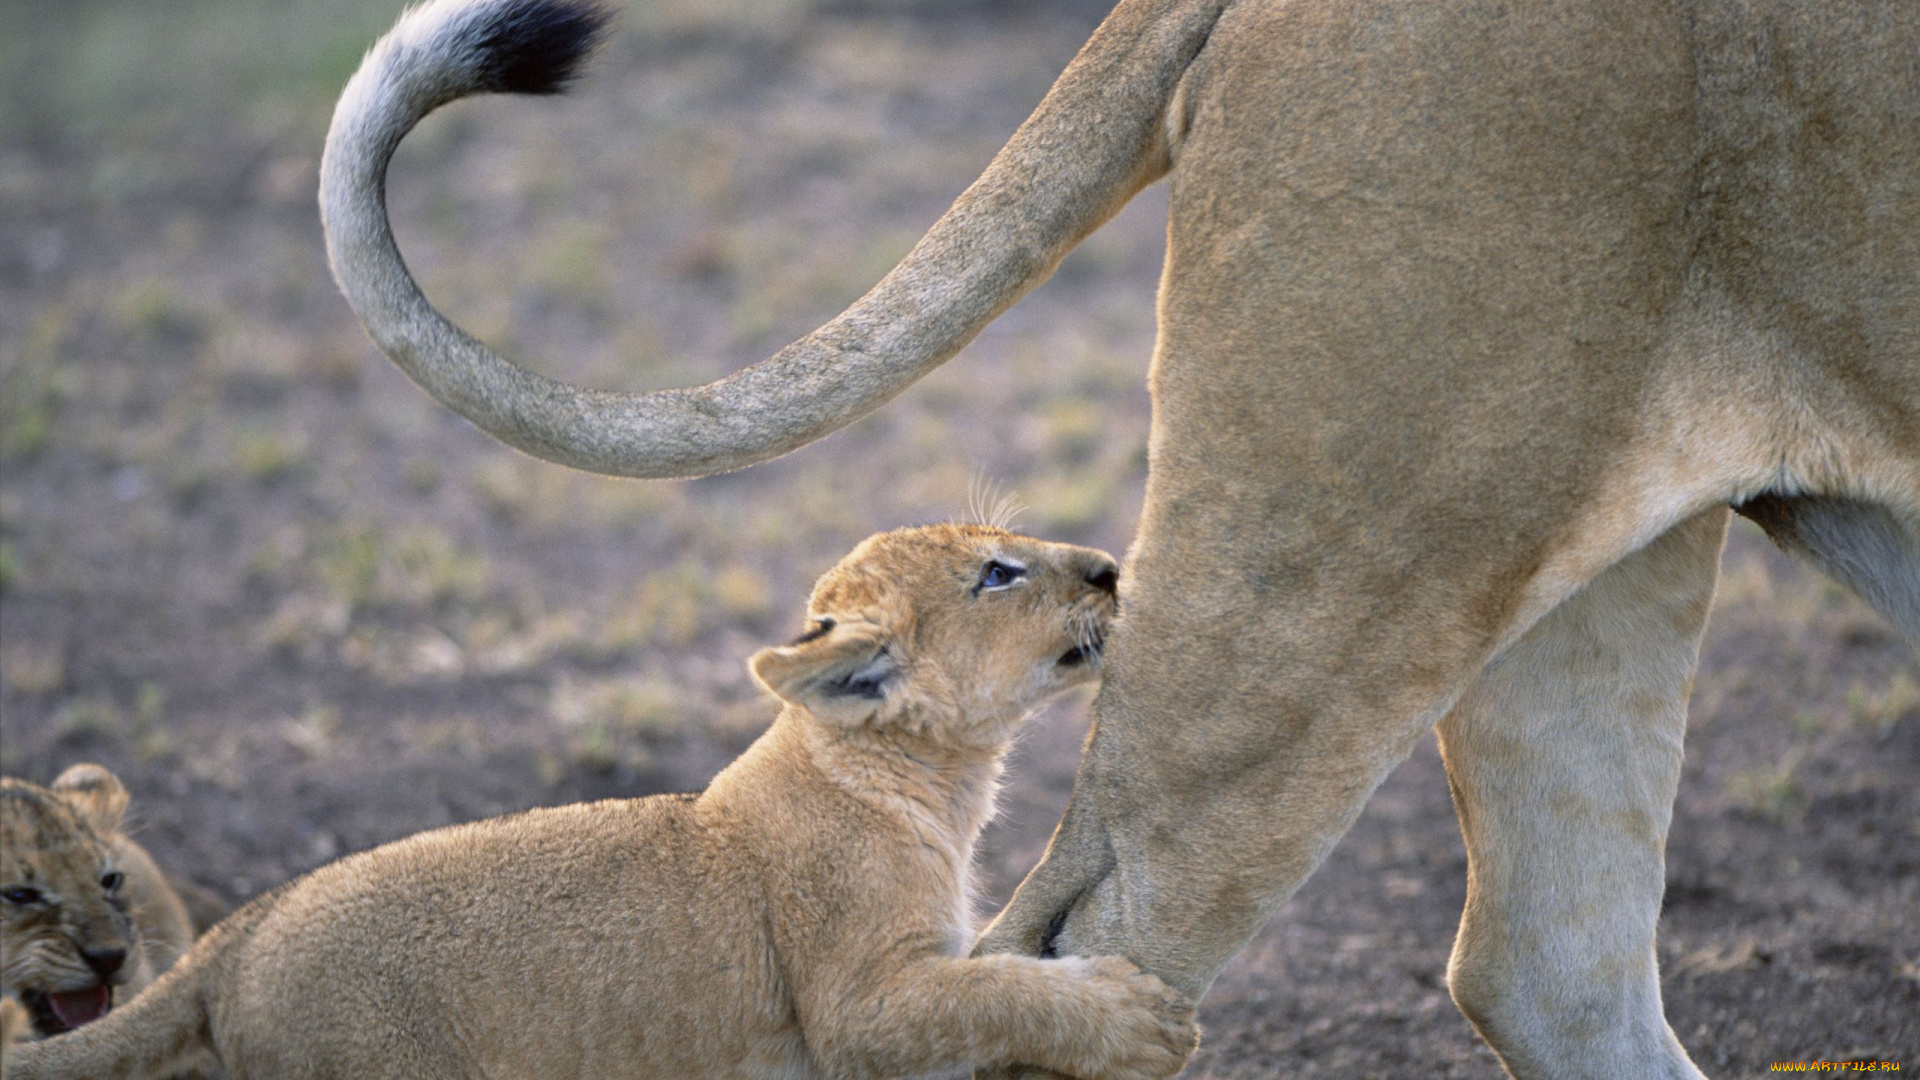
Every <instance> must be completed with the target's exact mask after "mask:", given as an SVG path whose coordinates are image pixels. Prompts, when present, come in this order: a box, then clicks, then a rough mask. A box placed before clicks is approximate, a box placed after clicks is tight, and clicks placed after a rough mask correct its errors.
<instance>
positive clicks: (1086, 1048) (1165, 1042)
mask: <svg viewBox="0 0 1920 1080" xmlns="http://www.w3.org/2000/svg"><path fill="white" fill-rule="evenodd" d="M854 977H855V978H858V979H862V980H863V982H862V983H861V984H859V985H857V986H855V987H853V988H851V989H849V988H848V987H846V986H845V984H844V983H842V984H841V985H840V986H835V987H826V986H822V987H819V988H816V989H815V991H814V992H813V993H812V994H811V995H810V997H811V998H812V1000H813V1001H814V1002H815V1003H816V1004H815V1006H814V1008H812V1009H809V1010H807V1011H808V1012H811V1013H812V1014H813V1015H810V1016H806V1017H804V1022H805V1024H806V1029H807V1042H808V1045H809V1046H810V1047H811V1048H812V1049H813V1051H814V1054H815V1055H816V1056H817V1057H818V1058H819V1060H820V1062H821V1063H822V1065H824V1066H825V1069H826V1072H827V1074H828V1075H830V1076H836V1077H874V1078H879V1077H894V1076H903V1075H907V1076H918V1075H922V1074H925V1073H929V1072H936V1071H940V1070H944V1069H951V1068H954V1067H956V1066H963V1065H968V1064H975V1065H1011V1064H1013V1063H1015V1062H1032V1063H1036V1064H1040V1065H1043V1066H1045V1067H1047V1068H1050V1069H1055V1070H1058V1071H1060V1072H1063V1073H1066V1074H1068V1075H1070V1076H1082V1077H1090V1078H1091V1077H1098V1078H1100V1080H1158V1078H1160V1077H1165V1076H1172V1075H1173V1074H1174V1073H1176V1072H1178V1071H1180V1066H1181V1064H1182V1063H1184V1062H1185V1061H1186V1058H1187V1055H1188V1054H1190V1053H1192V1052H1193V1047H1194V1044H1195V1043H1196V1042H1197V1041H1198V1036H1197V1033H1196V1030H1195V1028H1194V1025H1193V1004H1192V1002H1191V1001H1189V1000H1188V999H1187V998H1185V997H1183V996H1182V995H1180V994H1178V993H1176V992H1174V991H1173V990H1171V989H1169V988H1168V987H1167V986H1166V984H1165V983H1162V982H1161V981H1160V980H1159V979H1157V978H1155V977H1154V976H1152V975H1149V974H1146V973H1145V972H1142V971H1141V970H1140V969H1139V968H1137V967H1135V966H1134V965H1133V964H1131V963H1129V962H1128V961H1126V960H1122V959H1120V958H1118V957H1111V956H1106V957H1091V958H1087V957H1066V958H1063V959H1058V960H1041V959H1037V958H1035V957H1030V956H1008V955H1001V956H989V957H983V958H980V959H974V960H962V959H954V958H950V957H939V958H935V959H930V960H926V961H922V962H919V963H915V964H911V965H909V966H907V967H906V968H904V969H902V970H899V971H897V972H894V973H891V974H889V975H888V976H886V977H885V978H881V979H872V980H866V979H865V976H864V975H863V974H855V975H854Z"/></svg>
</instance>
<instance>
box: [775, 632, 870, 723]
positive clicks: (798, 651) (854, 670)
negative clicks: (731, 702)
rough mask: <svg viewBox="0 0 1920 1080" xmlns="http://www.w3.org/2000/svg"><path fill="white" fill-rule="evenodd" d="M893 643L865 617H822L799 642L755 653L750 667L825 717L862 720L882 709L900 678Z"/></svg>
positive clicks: (786, 697)
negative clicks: (851, 619)
mask: <svg viewBox="0 0 1920 1080" xmlns="http://www.w3.org/2000/svg"><path fill="white" fill-rule="evenodd" d="M891 641H892V635H891V634H888V633H887V632H886V631H885V630H884V629H882V628H881V627H880V626H879V625H878V624H876V623H871V622H867V621H866V620H864V619H860V620H853V621H846V622H842V621H839V620H836V619H832V618H824V619H818V620H815V622H814V624H813V629H812V630H809V631H807V633H806V634H804V635H803V636H801V637H800V639H799V640H797V641H795V642H794V643H793V644H791V645H782V646H778V647H776V648H772V649H761V650H760V651H759V652H757V653H754V654H753V659H752V660H750V661H748V666H749V667H750V668H752V669H753V677H754V679H756V680H757V681H758V682H759V683H760V685H761V686H764V687H766V688H767V689H768V690H771V691H773V693H774V696H776V697H778V698H780V700H782V701H788V702H792V703H793V704H795V705H798V706H800V707H802V708H804V709H806V710H807V711H809V712H811V713H813V714H814V715H815V716H818V717H820V718H822V719H826V720H836V721H839V722H841V723H849V724H857V723H861V722H863V721H865V720H867V719H869V718H870V717H872V716H873V715H874V713H876V712H878V711H879V710H880V708H881V707H882V706H883V705H884V704H885V702H886V698H887V694H888V692H889V691H891V690H892V689H893V688H894V685H895V683H896V682H897V681H898V678H899V674H900V665H899V663H898V662H897V660H896V659H895V657H894V656H893V654H892V653H891V652H890V651H889V650H888V645H889V643H890V642H891Z"/></svg>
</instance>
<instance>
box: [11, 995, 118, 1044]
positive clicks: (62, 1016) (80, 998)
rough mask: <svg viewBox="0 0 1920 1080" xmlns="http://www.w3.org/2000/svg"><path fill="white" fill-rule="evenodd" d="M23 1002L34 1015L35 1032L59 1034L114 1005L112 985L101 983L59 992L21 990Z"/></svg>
mask: <svg viewBox="0 0 1920 1080" xmlns="http://www.w3.org/2000/svg"><path fill="white" fill-rule="evenodd" d="M20 1004H22V1005H25V1006H26V1007H27V1012H28V1014H29V1015H31V1016H32V1017H33V1029H34V1030H35V1031H36V1032H39V1033H40V1034H41V1035H58V1034H60V1033H61V1032H63V1031H72V1030H73V1029H74V1028H77V1027H79V1026H81V1025H82V1024H91V1023H93V1022H94V1021H95V1020H98V1019H100V1018H101V1017H103V1016H105V1015H107V1013H108V1011H109V1010H111V1009H112V1008H113V989H112V988H111V987H109V986H107V985H106V984H104V983H102V984H101V985H99V986H93V987H89V988H87V989H85V990H68V991H65V992H63V993H58V994H48V993H42V992H40V991H37V990H27V991H23V992H22V993H21V994H20Z"/></svg>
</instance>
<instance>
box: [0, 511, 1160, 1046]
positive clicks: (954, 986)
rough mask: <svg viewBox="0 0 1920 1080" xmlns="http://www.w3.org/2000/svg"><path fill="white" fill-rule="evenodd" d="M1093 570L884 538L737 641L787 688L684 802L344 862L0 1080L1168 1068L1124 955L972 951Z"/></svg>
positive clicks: (441, 836) (529, 818) (1088, 637)
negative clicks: (976, 909) (187, 1071)
mask: <svg viewBox="0 0 1920 1080" xmlns="http://www.w3.org/2000/svg"><path fill="white" fill-rule="evenodd" d="M1114 579H1115V569H1114V563H1113V560H1112V559H1110V558H1108V557H1107V556H1106V555H1104V554H1102V553H1100V552H1097V551H1092V550H1089V549H1086V548H1078V547H1070V546H1067V545H1063V544H1050V543H1044V542H1042V541H1039V540H1033V539H1030V538H1027V537H1023V536H1017V535H1014V534H1012V533H1008V532H1005V531H1002V530H999V529H993V528H986V527H980V526H958V525H941V526H931V527H926V528H918V529H907V530H901V531H898V532H892V533H884V534H881V535H879V536H875V537H872V538H870V539H868V540H866V541H865V542H864V543H862V544H861V545H860V546H859V547H858V548H856V549H855V550H854V551H853V553H852V554H851V555H849V556H847V558H846V559H844V560H843V561H842V562H841V563H840V564H839V565H838V566H836V567H835V568H834V569H833V570H831V571H829V572H828V573H827V575H826V576H825V577H823V578H821V580H820V582H819V584H818V585H817V586H816V587H815V588H814V592H813V598H812V601H811V603H810V605H809V607H808V616H809V618H810V620H811V623H810V627H811V628H810V629H809V630H808V631H807V633H806V634H805V635H804V636H802V637H801V638H800V639H799V640H797V641H795V642H793V644H791V645H788V646H785V647H781V648H773V649H766V650H763V651H761V652H760V653H758V654H757V655H755V656H754V657H753V660H752V664H751V666H752V670H753V674H754V677H755V678H756V679H758V680H759V681H760V682H761V683H762V684H763V685H764V686H765V687H766V688H767V689H768V690H771V691H772V692H773V693H774V694H775V695H777V696H778V697H779V698H780V699H781V700H782V701H783V702H784V705H783V707H782V708H781V711H780V714H779V717H778V719H776V720H775V721H774V723H773V726H772V727H771V728H769V729H768V730H767V732H766V733H765V734H763V735H762V736H761V737H760V739H759V740H758V741H756V742H755V743H754V744H753V746H752V747H751V748H749V749H748V750H747V752H746V753H745V754H743V755H742V756H741V757H740V758H739V760H737V761H735V762H734V763H733V764H731V765H729V766H728V767H727V768H726V769H725V770H724V771H722V772H721V773H720V774H719V775H718V776H717V777H715V778H714V780H713V783H712V784H711V785H710V786H709V787H708V788H707V790H706V792H705V793H703V794H700V795H697V796H695V795H663V796H656V797H653V798H647V799H633V800H613V801H607V802H599V803H588V804H581V805H575V806H564V807H557V808H553V809H545V810H533V811H529V812H527V813H523V814H516V815H512V816H509V817H503V818H495V819H492V820H489V821H481V822H476V823H473V824H469V825H460V826H455V827H452V828H446V829H438V830H435V831H433V832H427V833H421V834H419V835H417V836H413V837H410V838H408V839H405V840H401V841H399V842H397V843H393V844H389V845H387V846H385V847H381V848H376V849H374V850H372V851H369V852H365V853H363V854H359V855H355V856H352V857H350V858H346V859H342V860H340V861H339V862H336V863H333V864H331V865H329V866H325V867H322V868H321V869H319V870H316V871H314V872H313V873H312V874H309V875H308V876H306V877H305V878H302V879H300V880H298V881H296V882H294V883H292V884H291V885H289V886H287V887H285V888H282V889H280V890H278V891H276V892H274V893H270V894H268V895H267V896H264V897H262V898H260V899H259V900H256V901H254V902H253V903H252V904H249V905H248V906H246V907H245V908H242V909H241V910H240V911H239V912H238V913H237V914H235V915H234V916H233V917H232V918H230V919H228V920H227V921H226V922H225V923H223V924H221V925H220V926H219V927H216V928H215V929H214V930H213V931H212V932H211V933H210V934H209V935H208V936H207V938H206V939H205V940H204V941H203V942H202V944H201V945H200V946H199V947H197V948H195V949H194V951H193V952H192V953H190V954H189V955H188V956H187V957H186V959H185V960H183V961H182V962H181V963H180V965H179V966H178V967H177V968H176V969H175V971H174V972H173V973H172V974H171V975H169V976H168V977H167V978H166V979H164V980H162V981H161V983H160V984H159V985H157V986H156V987H155V988H154V989H153V990H152V991H151V992H150V993H148V994H146V995H143V996H142V997H141V998H140V999H139V1000H137V1001H135V1002H134V1003H133V1004H132V1005H131V1006H129V1007H128V1008H126V1009H123V1010H120V1011H117V1012H115V1013H114V1014H113V1015H112V1016H110V1017H108V1018H106V1019H105V1020H103V1021H101V1022H100V1023H97V1024H93V1025H90V1026H89V1027H88V1028H87V1029H85V1030H84V1031H81V1032H79V1033H77V1034H75V1035H72V1036H67V1037H63V1038H59V1039H54V1040H51V1041H48V1042H45V1043H41V1044H38V1045H36V1046H33V1047H30V1048H28V1049H26V1050H23V1051H16V1052H15V1054H13V1055H12V1056H10V1057H9V1058H8V1060H7V1062H6V1065H5V1077H6V1080H35V1078H41V1077H66V1078H72V1080H82V1078H88V1080H97V1078H102V1077H142V1076H151V1075H153V1074H154V1073H155V1072H157V1071H159V1070H161V1069H164V1068H165V1067H166V1066H167V1065H168V1064H169V1063H170V1061H171V1059H172V1056H173V1055H175V1054H178V1053H181V1052H183V1051H187V1050H190V1049H192V1048H195V1047H198V1046H202V1045H210V1046H211V1048H212V1049H213V1051H214V1052H215V1054H216V1055H217V1057H218V1058H219V1059H220V1061H221V1063H222V1064H223V1065H224V1066H225V1068H226V1070H227V1071H228V1072H229V1073H230V1074H231V1075H233V1076H235V1077H275V1078H279V1080H300V1078H320V1077H339V1076H352V1077H356V1078H360V1080H373V1078H378V1077H393V1078H396V1080H397V1078H402V1077H405V1078H409V1080H419V1078H429V1077H446V1078H453V1077H477V1076H519V1077H534V1076H576V1077H585V1076H592V1077H608V1078H611V1077H783V1078H784V1077H794V1078H797V1077H813V1076H831V1077H898V1076H910V1075H919V1074H924V1073H928V1072H934V1071H938V1070H945V1069H953V1068H958V1067H966V1066H991V1065H1007V1064H1014V1063H1028V1064H1034V1065H1040V1066H1044V1067H1046V1068H1050V1069H1053V1070H1055V1071H1057V1072H1062V1073H1067V1074H1069V1075H1072V1076H1080V1077H1112V1078H1127V1080H1135V1078H1138V1080H1147V1078H1152V1077H1161V1076H1167V1075H1171V1074H1172V1073H1174V1072H1176V1071H1178V1070H1179V1068H1180V1066H1181V1063H1182V1061H1183V1060H1184V1058H1185V1057H1186V1055H1187V1053H1188V1052H1189V1051H1191V1049H1192V1048H1193V1044H1194V1038H1195V1034H1194V1030H1195V1029H1194V1027H1193V1024H1192V1015H1193V1012H1192V1007H1191V1005H1190V1004H1189V1003H1188V1002H1187V1001H1185V1000H1184V999H1182V998H1181V997H1179V996H1178V995H1176V994H1175V993H1174V992H1173V991H1171V990H1169V989H1168V988H1167V987H1165V986H1164V985H1162V984H1161V982H1160V981H1159V980H1158V979H1156V978H1154V977H1153V976H1151V975H1148V974H1144V973H1142V972H1141V971H1140V970H1139V969H1137V968H1135V967H1134V966H1133V965H1132V964H1131V963H1129V962H1127V961H1126V960H1123V959H1119V958H1117V957H1104V958H1091V959H1089V958H1080V957H1064V958H1059V959H1038V958H1034V957H1026V956H1009V955H1001V956H988V957H981V958H979V959H968V958H966V955H965V952H966V949H967V946H968V944H969V939H970V937H971V935H972V931H973V928H972V923H971V917H970V912H969V909H968V892H967V879H968V873H969V864H970V862H971V860H972V855H973V845H974V840H975V838H976V837H977V836H978V835H979V832H980V829H981V827H982V826H983V825H985V824H986V821H987V819H988V817H989V816H990V815H991V813H992V803H993V793H994V788H995V784H996V781H997V779H998V777H999V775H1000V767H1001V766H1000V763H1001V758H1002V755H1003V754H1004V752H1005V751H1006V749H1007V746H1008V744H1009V742H1010V741H1011V739H1012V737H1013V735H1014V733H1015V730H1016V729H1017V728H1018V727H1019V725H1020V722H1021V721H1022V720H1023V719H1024V718H1025V717H1026V716H1027V715H1028V714H1029V713H1030V712H1031V711H1032V710H1033V709H1034V708H1035V707H1036V706H1038V705H1039V704H1040V703H1041V702H1042V701H1044V700H1045V699H1047V698H1049V697H1052V696H1053V695H1054V694H1056V693H1058V692H1060V691H1062V690H1065V689H1067V688H1068V687H1071V686H1076V685H1079V684H1082V683H1086V682H1088V681H1090V680H1092V679H1094V678H1095V676H1096V671H1097V669H1098V665H1099V655H1100V653H1099V649H1100V641H1101V636H1102V632H1103V630H1104V628H1105V625H1106V622H1107V620H1108V618H1109V617H1110V616H1111V615H1112V613H1113V610H1114Z"/></svg>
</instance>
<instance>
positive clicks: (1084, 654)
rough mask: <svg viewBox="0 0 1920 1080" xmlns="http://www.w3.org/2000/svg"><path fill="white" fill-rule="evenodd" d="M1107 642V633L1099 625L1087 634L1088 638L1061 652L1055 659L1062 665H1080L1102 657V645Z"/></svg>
mask: <svg viewBox="0 0 1920 1080" xmlns="http://www.w3.org/2000/svg"><path fill="white" fill-rule="evenodd" d="M1104 644H1106V633H1105V632H1104V631H1103V630H1101V629H1100V628H1098V627H1095V628H1094V629H1093V631H1092V632H1091V633H1090V634H1089V635H1088V636H1087V640H1086V641H1083V642H1081V643H1080V644H1078V645H1075V646H1074V647H1073V648H1071V649H1068V650H1067V651H1066V652H1064V653H1062V654H1060V659H1059V660H1056V661H1054V662H1055V663H1056V664H1058V665H1059V666H1061V667H1079V666H1080V665H1081V664H1084V663H1086V662H1087V661H1089V660H1097V659H1099V658H1100V647H1101V646H1102V645H1104Z"/></svg>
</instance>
